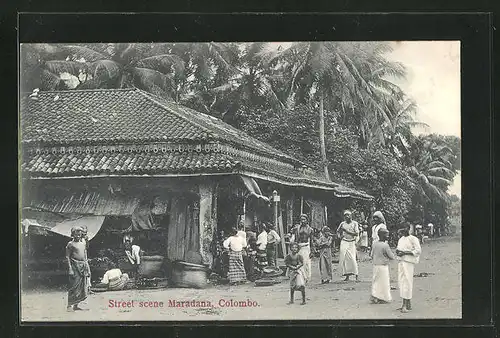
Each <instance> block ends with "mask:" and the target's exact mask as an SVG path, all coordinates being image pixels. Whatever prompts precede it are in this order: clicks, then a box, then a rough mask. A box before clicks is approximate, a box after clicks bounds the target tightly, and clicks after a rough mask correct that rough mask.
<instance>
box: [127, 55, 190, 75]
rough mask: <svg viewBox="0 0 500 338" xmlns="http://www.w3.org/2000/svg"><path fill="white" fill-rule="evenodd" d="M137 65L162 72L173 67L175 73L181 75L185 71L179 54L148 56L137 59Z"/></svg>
mask: <svg viewBox="0 0 500 338" xmlns="http://www.w3.org/2000/svg"><path fill="white" fill-rule="evenodd" d="M137 66H139V67H143V68H151V69H155V70H158V71H162V72H168V70H169V69H173V70H174V71H175V74H176V75H181V74H184V72H185V66H184V61H183V60H182V59H181V58H180V57H179V56H177V55H173V54H161V55H155V56H150V57H147V58H144V59H141V60H139V61H138V62H137Z"/></svg>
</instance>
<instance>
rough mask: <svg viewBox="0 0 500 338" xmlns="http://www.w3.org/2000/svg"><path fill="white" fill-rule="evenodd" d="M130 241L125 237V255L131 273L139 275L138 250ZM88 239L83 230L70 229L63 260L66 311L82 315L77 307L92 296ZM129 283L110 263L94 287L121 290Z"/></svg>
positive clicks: (123, 274)
mask: <svg viewBox="0 0 500 338" xmlns="http://www.w3.org/2000/svg"><path fill="white" fill-rule="evenodd" d="M132 241H133V238H132V237H130V236H127V235H126V236H125V237H124V239H123V242H124V247H125V254H126V255H127V259H128V261H129V262H130V264H131V265H132V273H133V274H134V276H135V274H136V273H137V271H138V267H139V264H140V262H141V257H140V250H141V249H140V247H139V246H137V245H133V244H132ZM88 242H89V240H88V236H87V229H86V228H85V227H80V226H77V227H73V228H72V229H71V241H69V242H68V244H67V245H66V260H67V263H68V275H69V288H68V304H67V311H69V312H73V311H78V310H80V311H83V310H87V309H84V308H81V307H80V306H79V304H80V303H81V302H83V301H84V300H85V299H87V297H88V296H89V294H90V293H91V290H90V288H91V278H90V277H91V271H90V265H89V260H88ZM128 280H129V275H128V274H127V273H122V271H121V270H120V269H119V268H118V262H117V261H116V260H111V261H110V262H109V263H108V269H107V271H106V272H105V273H104V275H103V277H102V278H101V281H100V283H99V284H97V285H96V287H106V288H107V289H109V290H121V289H123V288H124V287H125V285H126V284H127V282H128Z"/></svg>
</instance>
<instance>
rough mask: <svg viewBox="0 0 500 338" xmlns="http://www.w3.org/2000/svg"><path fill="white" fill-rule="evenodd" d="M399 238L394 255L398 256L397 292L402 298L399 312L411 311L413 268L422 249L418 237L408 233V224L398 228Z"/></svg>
mask: <svg viewBox="0 0 500 338" xmlns="http://www.w3.org/2000/svg"><path fill="white" fill-rule="evenodd" d="M400 232H401V238H400V239H399V241H398V247H397V249H396V255H397V256H398V260H399V263H398V286H399V294H400V295H401V298H403V305H402V306H401V308H400V309H401V312H408V311H411V298H412V293H413V292H412V291H413V270H414V268H415V264H418V262H419V259H420V253H421V252H422V249H421V247H420V243H419V241H418V238H417V237H415V236H413V235H411V234H410V225H409V224H407V225H406V226H405V227H404V228H403V229H401V230H400Z"/></svg>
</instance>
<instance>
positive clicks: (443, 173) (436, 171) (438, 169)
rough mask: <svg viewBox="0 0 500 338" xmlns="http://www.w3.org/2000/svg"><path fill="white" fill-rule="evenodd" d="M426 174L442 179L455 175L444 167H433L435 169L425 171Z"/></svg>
mask: <svg viewBox="0 0 500 338" xmlns="http://www.w3.org/2000/svg"><path fill="white" fill-rule="evenodd" d="M427 173H429V174H432V175H440V176H443V177H453V176H455V173H454V172H453V171H452V170H450V169H448V168H446V167H435V168H430V169H427Z"/></svg>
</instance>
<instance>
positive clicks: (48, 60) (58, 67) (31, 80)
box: [20, 43, 80, 92]
mask: <svg viewBox="0 0 500 338" xmlns="http://www.w3.org/2000/svg"><path fill="white" fill-rule="evenodd" d="M61 60H64V53H63V52H62V51H61V50H60V48H58V46H57V45H51V44H46V43H36V44H21V46H20V71H21V76H20V82H21V83H20V85H21V91H22V92H27V91H32V90H33V89H35V88H38V89H41V90H54V89H67V88H66V86H65V83H64V81H63V79H62V78H61V76H60V75H61V74H62V73H76V74H78V69H79V67H80V65H79V64H78V63H77V62H73V61H61Z"/></svg>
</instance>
